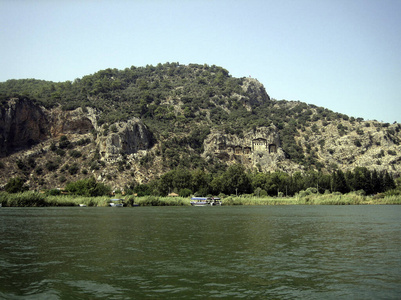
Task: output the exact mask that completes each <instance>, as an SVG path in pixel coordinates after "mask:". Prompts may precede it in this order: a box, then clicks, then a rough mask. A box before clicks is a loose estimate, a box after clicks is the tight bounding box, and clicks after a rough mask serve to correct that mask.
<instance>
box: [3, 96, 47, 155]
mask: <svg viewBox="0 0 401 300" xmlns="http://www.w3.org/2000/svg"><path fill="white" fill-rule="evenodd" d="M48 133H49V123H48V119H47V116H46V114H45V113H44V111H43V110H42V109H41V107H39V106H38V105H36V104H34V103H33V102H32V101H30V100H27V99H24V98H22V99H19V98H12V99H10V100H9V101H8V102H7V104H6V106H5V107H3V108H2V109H0V157H3V156H6V155H7V154H9V153H10V152H14V151H17V150H20V149H23V148H25V147H28V146H32V145H34V144H37V143H39V142H41V141H43V140H45V139H46V138H47V136H48Z"/></svg>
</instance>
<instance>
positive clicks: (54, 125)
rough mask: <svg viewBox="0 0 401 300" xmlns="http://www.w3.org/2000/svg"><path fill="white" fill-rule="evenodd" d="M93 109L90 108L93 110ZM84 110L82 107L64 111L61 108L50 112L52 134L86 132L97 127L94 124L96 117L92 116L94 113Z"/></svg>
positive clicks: (54, 135)
mask: <svg viewBox="0 0 401 300" xmlns="http://www.w3.org/2000/svg"><path fill="white" fill-rule="evenodd" d="M92 111H93V109H91V110H90V112H92ZM90 112H88V110H87V112H84V111H83V110H82V108H77V109H75V110H72V111H63V110H61V108H56V109H53V110H52V111H50V112H49V119H50V134H51V136H52V137H58V136H60V135H63V134H69V133H76V134H85V133H89V132H91V130H92V129H94V128H95V124H93V123H94V122H95V120H96V118H91V117H90V116H91V115H92V114H93V112H92V113H90Z"/></svg>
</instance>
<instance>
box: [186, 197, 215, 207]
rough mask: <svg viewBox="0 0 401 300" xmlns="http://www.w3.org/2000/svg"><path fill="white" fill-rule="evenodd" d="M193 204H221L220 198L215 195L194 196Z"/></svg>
mask: <svg viewBox="0 0 401 300" xmlns="http://www.w3.org/2000/svg"><path fill="white" fill-rule="evenodd" d="M191 205H192V206H221V200H220V198H217V197H216V198H215V197H211V198H210V197H209V198H208V197H192V198H191Z"/></svg>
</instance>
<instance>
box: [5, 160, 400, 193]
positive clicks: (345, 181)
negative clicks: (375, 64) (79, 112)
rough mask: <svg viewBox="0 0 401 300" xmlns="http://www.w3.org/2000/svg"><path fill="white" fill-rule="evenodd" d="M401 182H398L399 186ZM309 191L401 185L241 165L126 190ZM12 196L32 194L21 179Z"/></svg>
mask: <svg viewBox="0 0 401 300" xmlns="http://www.w3.org/2000/svg"><path fill="white" fill-rule="evenodd" d="M400 181H401V180H400V179H398V182H400ZM308 188H315V189H316V191H317V192H319V193H325V192H326V191H328V192H339V193H343V194H345V193H348V192H352V191H363V192H364V193H365V194H367V195H372V194H378V193H384V192H388V191H391V190H394V189H396V188H398V189H397V191H395V192H396V193H401V191H400V189H401V185H400V184H398V185H397V184H396V180H395V179H394V177H393V176H392V174H390V173H389V172H387V171H381V172H378V171H376V170H373V171H371V170H368V169H367V168H365V167H356V168H355V169H354V170H352V171H346V172H345V173H344V172H343V171H341V170H337V171H335V172H332V173H330V174H329V173H322V172H317V171H309V172H306V173H304V174H302V173H300V172H295V173H294V174H288V173H285V172H281V171H276V172H266V173H264V172H257V171H253V172H252V171H249V170H246V169H245V167H244V166H242V165H240V164H236V165H232V166H230V167H228V168H227V169H226V170H225V171H224V172H219V173H216V174H212V173H210V172H206V171H204V170H201V169H195V170H189V169H184V168H177V169H174V170H171V171H169V172H167V173H165V174H164V175H162V176H160V178H157V179H154V180H152V181H150V182H149V183H147V184H136V183H135V182H133V183H132V184H130V185H128V186H126V187H125V192H126V193H127V194H134V193H135V194H137V195H138V196H146V195H155V196H167V195H168V194H170V193H173V192H174V193H177V194H179V195H180V196H182V197H189V196H191V195H195V196H207V195H242V194H254V195H255V196H259V197H263V196H294V195H296V194H297V193H299V192H301V191H303V190H306V189H308ZM4 190H5V191H6V192H9V193H17V192H22V191H25V190H28V187H27V186H26V185H24V180H22V179H21V178H11V179H10V180H9V182H8V183H7V184H6V186H5V187H4ZM111 190H112V189H111V187H110V186H108V185H106V184H103V183H99V182H96V180H95V179H94V178H93V177H90V178H88V179H83V180H78V181H76V182H69V183H67V184H66V188H65V191H66V192H68V193H70V194H77V195H82V196H88V197H94V196H102V195H108V194H110V192H111Z"/></svg>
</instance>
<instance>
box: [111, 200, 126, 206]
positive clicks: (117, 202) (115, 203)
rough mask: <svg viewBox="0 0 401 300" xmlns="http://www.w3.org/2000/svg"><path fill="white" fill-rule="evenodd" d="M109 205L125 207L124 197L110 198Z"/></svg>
mask: <svg viewBox="0 0 401 300" xmlns="http://www.w3.org/2000/svg"><path fill="white" fill-rule="evenodd" d="M110 201H111V202H110V203H109V206H111V207H123V206H124V199H110Z"/></svg>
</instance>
